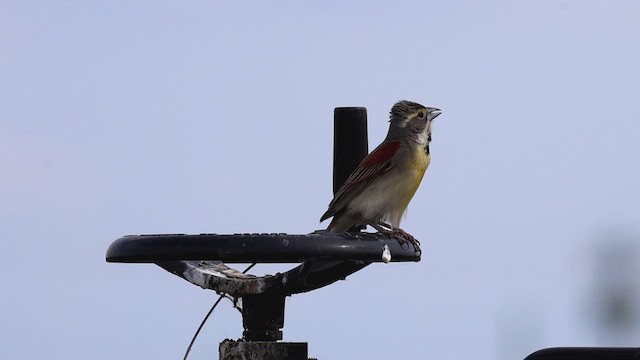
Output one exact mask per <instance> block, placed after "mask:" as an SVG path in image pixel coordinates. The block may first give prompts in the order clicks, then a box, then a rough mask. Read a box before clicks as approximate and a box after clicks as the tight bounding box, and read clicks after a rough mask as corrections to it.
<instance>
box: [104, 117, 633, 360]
mask: <svg viewBox="0 0 640 360" xmlns="http://www.w3.org/2000/svg"><path fill="white" fill-rule="evenodd" d="M334 128H335V133H334V169H333V189H334V192H335V191H337V189H338V188H339V187H340V186H341V184H342V183H343V182H344V181H345V180H346V178H347V177H348V176H349V174H350V173H351V171H352V170H353V169H354V168H355V167H356V166H357V165H358V163H359V162H360V160H361V159H362V158H364V156H366V154H367V150H368V149H367V148H368V145H367V117H366V109H365V108H336V109H335V112H334ZM385 251H388V252H389V253H390V254H391V261H392V262H399V261H420V253H419V252H416V251H414V249H413V247H412V246H409V245H404V246H400V245H399V244H398V242H397V241H396V240H393V239H389V238H387V237H384V236H382V235H379V234H370V233H362V232H360V231H357V229H356V230H355V231H354V232H351V233H347V234H342V235H335V234H329V233H326V232H324V231H316V232H313V233H310V234H305V235H289V234H233V235H218V234H199V235H184V234H164V235H135V236H125V237H122V238H120V239H118V240H116V241H114V242H113V243H112V244H111V246H110V247H109V249H108V250H107V256H106V258H107V261H108V262H122V263H155V264H157V265H158V266H160V267H162V268H163V269H165V270H167V271H169V272H171V273H173V274H175V275H177V276H180V277H181V278H183V279H185V280H187V281H189V282H191V283H193V284H195V285H198V286H200V287H202V288H205V289H211V290H215V291H216V292H217V293H220V294H227V295H229V296H231V297H233V298H234V299H237V300H239V301H241V302H242V322H243V326H244V332H243V338H242V340H238V341H234V340H224V341H222V342H221V343H220V347H219V350H220V359H221V360H232V359H233V360H235V359H256V360H266V359H280V360H307V359H308V351H307V343H304V342H299V343H291V342H286V343H285V342H279V341H278V340H281V339H282V328H283V326H284V309H285V298H286V297H287V296H291V295H294V294H298V293H303V292H308V291H312V290H315V289H318V288H320V287H323V286H326V285H329V284H332V283H334V282H336V281H338V280H342V279H344V278H346V277H347V276H349V275H351V274H353V273H354V272H356V271H359V270H361V269H362V268H364V267H366V266H367V265H369V264H371V263H374V262H382V261H383V256H382V255H383V252H385ZM387 260H388V259H387ZM227 263H301V264H300V265H299V266H297V267H295V268H293V269H291V270H289V271H286V272H284V273H278V274H275V275H267V276H261V277H258V276H253V275H248V274H243V273H241V272H239V271H237V270H234V269H232V268H230V267H229V266H227V265H226V264H227ZM609 359H611V360H640V348H549V349H543V350H539V351H536V352H534V353H533V354H531V355H529V356H528V357H527V358H526V360H609Z"/></svg>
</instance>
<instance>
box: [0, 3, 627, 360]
mask: <svg viewBox="0 0 640 360" xmlns="http://www.w3.org/2000/svg"><path fill="white" fill-rule="evenodd" d="M639 24H640V5H638V3H637V2H635V1H614V2H602V1H485V2H475V1H468V2H461V1H450V2H424V1H415V2H391V1H389V2H379V1H372V2H368V4H367V5H363V3H360V2H355V1H347V2H335V3H330V4H327V3H326V2H305V3H300V2H278V3H277V4H274V3H271V4H267V3H263V2H242V3H238V2H215V1H209V2H177V1H173V2H169V1H139V2H129V3H126V4H125V3H117V2H115V3H114V2H111V1H94V2H77V1H73V2H72V1H68V2H43V1H29V2H26V1H3V2H1V3H0V84H1V85H0V169H1V175H0V229H2V236H1V238H0V253H1V254H2V256H1V257H0V274H2V275H0V276H1V279H2V284H3V288H4V290H3V292H2V293H3V295H2V296H1V297H0V298H1V299H2V300H1V301H2V306H0V319H1V321H0V338H2V339H3V341H2V343H3V345H2V347H0V358H3V359H41V358H43V356H44V357H47V358H60V359H63V358H64V359H75V358H90V359H151V358H153V359H177V358H181V356H182V354H183V352H184V350H185V348H186V346H187V344H188V341H189V340H190V338H191V336H192V335H193V332H194V331H195V329H196V327H197V325H198V323H199V322H200V320H201V319H202V316H204V314H205V313H206V311H207V310H208V308H209V306H210V305H211V304H212V303H213V301H214V300H215V294H214V293H213V292H211V291H205V290H202V289H200V288H198V287H195V286H193V285H191V284H189V283H187V282H186V281H183V280H181V279H179V278H177V277H175V276H172V275H170V274H169V273H166V272H165V271H164V270H162V269H160V268H158V267H156V266H154V265H149V264H144V265H131V264H107V263H106V262H105V261H104V254H105V251H106V249H107V247H108V246H109V244H110V243H111V242H112V241H113V240H115V239H117V238H118V237H120V236H122V235H125V234H140V233H211V232H216V233H233V232H289V233H307V232H311V231H313V230H315V229H319V228H321V227H324V226H326V224H322V225H319V224H318V219H319V217H320V215H321V214H322V213H323V212H324V210H325V209H326V206H327V204H328V202H329V200H330V199H331V161H332V153H331V151H332V134H333V132H332V131H333V130H332V116H333V108H334V107H336V106H366V107H367V108H368V110H369V139H370V140H369V141H370V144H371V146H372V147H373V146H375V145H376V144H377V143H379V142H380V141H381V140H382V138H383V137H384V135H385V134H386V131H387V122H386V121H387V114H388V111H389V109H390V107H391V105H392V104H393V103H394V102H395V101H397V100H400V99H408V100H413V101H417V102H420V103H422V104H424V105H428V106H435V107H438V108H441V109H442V110H443V115H441V116H440V117H438V119H437V120H436V124H435V130H434V135H433V139H434V140H433V145H432V155H433V160H432V164H431V167H430V168H429V170H428V172H427V175H426V176H425V180H424V181H423V184H422V186H421V188H420V190H419V191H418V193H417V194H416V196H415V198H414V199H413V201H412V203H411V205H410V207H409V212H408V216H407V218H406V219H405V221H404V222H403V228H404V229H405V230H407V231H408V232H410V233H412V234H413V235H415V236H416V237H417V238H418V239H420V240H421V242H422V244H423V250H424V256H423V260H422V261H421V262H420V263H410V264H391V265H382V264H376V265H373V266H370V267H368V268H367V269H365V270H363V271H361V272H359V273H357V274H355V275H353V276H351V277H349V278H348V280H347V281H344V282H340V283H337V284H335V285H332V286H330V287H327V288H324V289H321V290H319V291H315V292H313V293H311V294H303V295H299V296H295V297H293V298H290V299H288V302H287V313H286V322H285V328H284V334H285V340H288V341H308V342H309V350H310V356H313V357H317V358H319V359H320V360H323V359H324V360H327V359H354V358H362V359H364V358H367V359H388V358H397V359H424V358H438V359H457V358H463V357H468V358H474V359H487V360H488V359H522V358H524V357H525V356H526V355H527V354H529V353H531V352H532V351H534V350H536V349H538V348H541V347H547V346H562V345H574V346H575V345H583V346H584V345H606V344H608V343H603V342H604V340H603V338H602V336H600V335H598V333H597V331H595V330H593V329H594V328H593V327H590V326H587V325H585V324H587V323H588V321H586V320H585V319H588V318H589V316H588V314H587V312H588V311H587V310H585V309H586V308H588V306H587V304H586V302H585V299H586V298H589V296H590V295H589V293H588V290H589V288H590V285H589V284H590V281H591V280H590V278H591V276H592V273H593V271H592V269H591V267H592V266H591V261H590V260H589V259H590V256H591V252H592V250H591V249H592V245H591V244H592V243H594V242H597V240H598V235H597V234H600V233H603V232H604V233H606V232H607V231H609V229H616V231H622V232H623V233H626V234H631V235H629V236H630V237H631V238H633V239H635V240H637V239H638V234H640V229H639V227H638V225H637V224H638V223H639V220H640V206H638V204H639V203H640V187H639V186H638V184H640V171H638V163H639V155H640V143H639V142H638V138H640V122H639V119H640V101H639V98H640V97H639V95H640V71H639V67H638V66H639V65H638V64H640V51H639V50H638V49H640V47H639V46H638V44H640V26H639ZM620 229H622V230H620ZM292 266H293V265H292ZM292 266H290V267H292ZM263 269H264V271H267V270H270V269H271V268H267V267H263ZM240 320H241V318H240V315H239V313H238V312H237V311H236V310H233V309H231V306H230V305H229V303H228V302H226V303H222V305H221V306H220V307H219V308H218V310H216V313H215V314H214V316H213V318H212V319H211V320H210V321H209V323H208V324H207V325H206V327H205V329H204V331H203V333H202V334H201V337H200V339H199V341H198V342H197V343H196V345H195V347H194V350H193V353H192V357H191V358H192V359H211V358H216V357H217V344H218V342H220V341H222V340H223V339H225V338H238V337H240V336H241V331H242V330H241V321H240ZM585 321H586V322H585ZM615 345H628V346H638V345H639V344H638V343H637V337H636V342H635V343H624V341H622V340H621V341H620V343H617V344H615Z"/></svg>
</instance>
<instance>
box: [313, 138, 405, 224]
mask: <svg viewBox="0 0 640 360" xmlns="http://www.w3.org/2000/svg"><path fill="white" fill-rule="evenodd" d="M399 148H400V143H399V142H397V141H390V142H385V143H382V144H380V145H379V146H378V147H377V148H375V149H374V150H373V151H372V152H371V153H370V154H369V155H367V156H366V157H365V158H364V159H363V160H362V162H360V165H358V167H357V168H356V169H355V170H354V171H353V172H352V173H351V175H349V177H348V178H347V180H346V181H345V182H344V184H343V185H342V186H341V187H340V189H339V190H338V192H337V193H336V195H335V197H334V198H333V200H331V203H330V204H329V209H328V210H327V211H326V212H325V213H324V215H322V217H321V218H320V221H321V222H322V221H324V220H325V219H328V218H330V217H332V216H334V215H335V214H336V213H337V212H338V211H340V210H342V209H343V208H344V207H345V206H346V205H347V204H348V203H349V202H350V201H351V200H353V198H355V197H356V196H358V194H360V193H361V192H362V190H363V189H364V188H366V187H367V185H369V184H371V183H372V182H373V181H374V180H376V179H377V178H378V177H379V176H380V175H382V174H384V173H385V172H387V171H389V169H390V168H391V158H393V155H395V153H396V152H397V151H398V149H399Z"/></svg>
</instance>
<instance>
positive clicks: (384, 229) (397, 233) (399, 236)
mask: <svg viewBox="0 0 640 360" xmlns="http://www.w3.org/2000/svg"><path fill="white" fill-rule="evenodd" d="M369 225H371V226H373V228H374V229H376V230H378V232H380V233H381V234H383V235H386V236H388V237H390V238H393V239H396V240H397V241H398V243H400V246H404V244H407V243H409V244H411V245H413V249H414V250H415V252H422V250H421V249H420V241H418V239H416V238H414V237H413V235H411V234H409V233H408V232H406V231H404V230H402V229H400V228H393V227H392V226H390V225H389V224H386V223H384V222H382V221H378V222H377V223H375V224H371V223H370V224H369Z"/></svg>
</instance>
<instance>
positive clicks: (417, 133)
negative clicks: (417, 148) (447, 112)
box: [387, 100, 442, 143]
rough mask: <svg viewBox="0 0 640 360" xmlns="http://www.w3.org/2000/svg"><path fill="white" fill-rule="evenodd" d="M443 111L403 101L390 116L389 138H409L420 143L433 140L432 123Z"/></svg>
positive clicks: (393, 108) (394, 106)
mask: <svg viewBox="0 0 640 360" xmlns="http://www.w3.org/2000/svg"><path fill="white" fill-rule="evenodd" d="M441 112H442V111H440V109H436V108H432V107H426V106H423V105H420V104H418V103H415V102H411V101H407V100H401V101H398V102H397V103H395V105H393V107H392V108H391V113H390V114H389V122H390V123H391V124H390V125H389V134H388V135H387V138H402V137H408V138H411V139H415V140H417V141H419V142H425V143H427V142H428V141H430V140H431V122H432V121H433V119H435V118H436V117H437V116H438V115H440V113H441Z"/></svg>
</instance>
